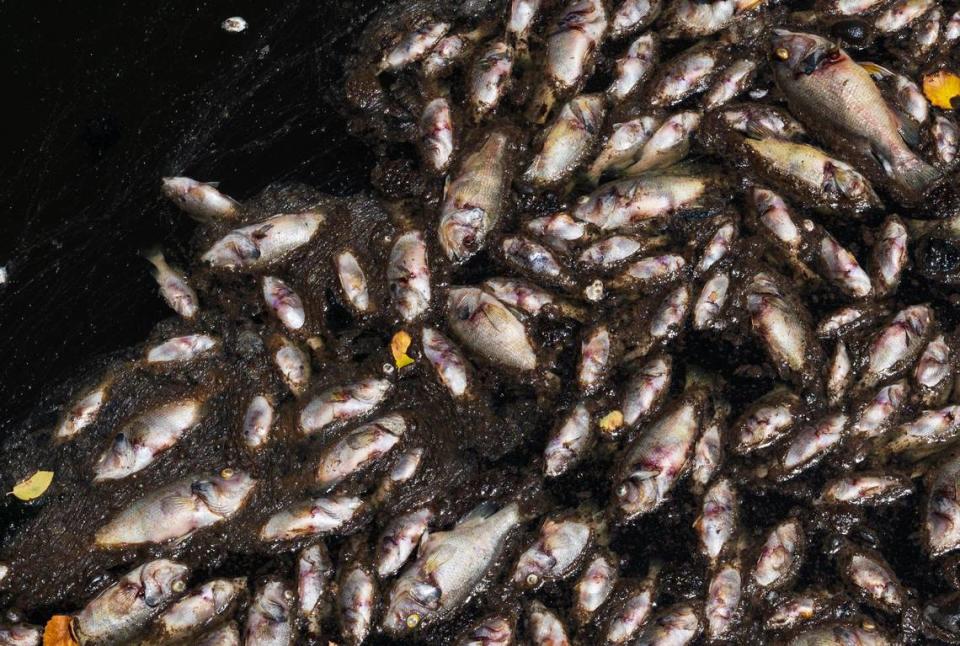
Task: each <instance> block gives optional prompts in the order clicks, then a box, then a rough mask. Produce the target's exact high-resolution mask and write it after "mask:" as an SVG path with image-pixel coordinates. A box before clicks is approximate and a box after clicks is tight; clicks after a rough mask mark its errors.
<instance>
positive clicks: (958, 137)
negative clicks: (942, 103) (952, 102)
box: [930, 114, 960, 166]
mask: <svg viewBox="0 0 960 646" xmlns="http://www.w3.org/2000/svg"><path fill="white" fill-rule="evenodd" d="M930 134H931V135H932V136H933V142H934V151H935V152H936V155H937V159H938V160H939V161H940V163H941V164H945V165H947V166H950V165H952V164H953V163H954V162H955V161H956V160H957V152H958V150H960V128H958V127H957V124H956V122H954V121H952V120H951V119H949V118H948V117H945V116H943V115H942V114H938V115H937V116H935V117H934V118H933V123H932V124H931V125H930Z"/></svg>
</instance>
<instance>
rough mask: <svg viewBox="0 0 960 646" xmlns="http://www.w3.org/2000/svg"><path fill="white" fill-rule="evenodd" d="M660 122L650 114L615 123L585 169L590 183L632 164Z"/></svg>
mask: <svg viewBox="0 0 960 646" xmlns="http://www.w3.org/2000/svg"><path fill="white" fill-rule="evenodd" d="M660 123H661V122H660V119H659V118H657V117H655V116H652V115H644V116H640V117H637V118H635V119H630V120H629V121H623V122H620V123H615V124H614V125H613V128H612V130H611V132H610V134H609V135H608V136H607V138H606V140H605V141H604V143H603V145H602V146H601V148H600V152H599V153H598V154H597V157H596V158H595V159H594V160H593V163H592V164H590V167H589V168H588V169H587V172H586V177H587V179H588V180H589V181H590V184H591V185H593V186H596V185H597V183H598V182H599V181H600V178H601V177H602V176H605V175H609V174H618V173H619V172H620V171H622V170H624V169H625V168H627V167H628V166H630V165H631V164H633V162H634V161H635V160H636V158H637V155H639V154H640V153H641V151H642V150H643V147H644V145H645V144H646V143H647V141H649V140H650V137H652V136H653V133H654V132H656V131H657V129H658V128H659V127H660ZM568 217H569V216H568ZM580 226H581V227H582V226H583V225H580ZM571 239H579V237H578V238H571Z"/></svg>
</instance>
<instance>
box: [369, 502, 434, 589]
mask: <svg viewBox="0 0 960 646" xmlns="http://www.w3.org/2000/svg"><path fill="white" fill-rule="evenodd" d="M433 517H434V512H433V510H432V509H431V508H430V507H421V508H420V509H416V510H414V511H411V512H409V513H406V514H402V515H400V516H397V517H396V518H394V519H393V520H391V521H390V522H389V523H388V524H387V526H386V527H384V528H383V531H382V532H381V533H380V536H379V538H377V543H376V545H377V554H376V564H377V576H379V577H380V578H381V579H386V578H387V577H391V576H393V575H394V574H396V573H397V571H398V570H399V569H400V568H401V567H403V564H404V563H406V562H407V559H408V558H410V555H411V554H413V551H414V550H415V549H416V548H417V544H418V543H420V540H421V539H422V538H423V537H424V536H426V535H427V528H428V527H429V525H430V523H431V521H433Z"/></svg>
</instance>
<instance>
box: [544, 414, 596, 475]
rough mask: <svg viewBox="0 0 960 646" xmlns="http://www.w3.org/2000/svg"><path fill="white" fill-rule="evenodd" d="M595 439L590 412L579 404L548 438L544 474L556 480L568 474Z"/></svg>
mask: <svg viewBox="0 0 960 646" xmlns="http://www.w3.org/2000/svg"><path fill="white" fill-rule="evenodd" d="M592 439H593V426H592V425H591V423H590V412H589V411H588V410H587V407H586V406H584V405H583V404H577V405H576V406H575V407H574V408H573V410H571V411H570V413H569V414H567V415H566V416H565V417H564V418H563V419H562V420H561V421H560V423H559V424H557V425H556V427H555V428H554V429H553V430H552V431H551V432H550V435H549V436H548V437H547V446H546V448H545V449H544V450H543V462H544V473H545V474H546V475H547V477H551V478H555V477H557V476H559V475H562V474H564V473H566V472H567V471H568V470H569V469H570V468H571V467H572V466H574V465H575V464H576V463H577V462H579V461H580V459H581V458H583V456H584V454H585V453H586V451H587V449H588V448H589V446H590V442H591V440H592Z"/></svg>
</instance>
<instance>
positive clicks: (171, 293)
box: [144, 249, 200, 319]
mask: <svg viewBox="0 0 960 646" xmlns="http://www.w3.org/2000/svg"><path fill="white" fill-rule="evenodd" d="M144 257H145V258H146V259H147V261H148V262H149V263H150V264H151V265H153V277H154V279H155V280H156V281H157V284H158V285H159V286H160V295H161V296H163V300H165V301H166V302H167V305H169V306H170V309H172V310H173V311H174V312H176V313H177V314H179V315H180V316H182V317H183V318H185V319H192V318H193V317H194V316H196V315H197V310H198V309H200V299H199V298H198V297H197V292H196V291H194V289H193V287H191V286H190V283H189V281H188V280H187V277H186V275H185V274H184V273H183V272H181V271H178V270H176V269H174V268H173V267H171V266H170V265H169V264H168V263H167V260H166V258H164V257H163V252H162V251H161V250H160V249H153V250H151V251H148V252H147V253H146V254H145V255H144Z"/></svg>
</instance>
